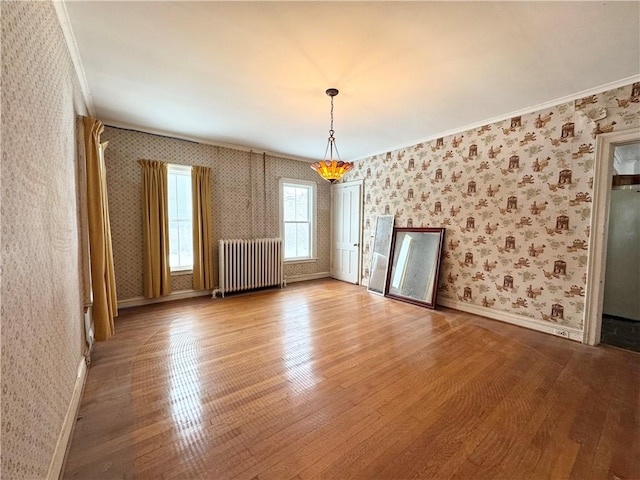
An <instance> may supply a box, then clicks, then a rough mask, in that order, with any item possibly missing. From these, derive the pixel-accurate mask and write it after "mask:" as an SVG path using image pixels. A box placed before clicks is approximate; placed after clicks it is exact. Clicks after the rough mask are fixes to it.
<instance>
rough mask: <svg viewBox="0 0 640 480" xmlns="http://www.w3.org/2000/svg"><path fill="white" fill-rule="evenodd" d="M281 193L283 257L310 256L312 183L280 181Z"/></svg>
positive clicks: (299, 257) (311, 240)
mask: <svg viewBox="0 0 640 480" xmlns="http://www.w3.org/2000/svg"><path fill="white" fill-rule="evenodd" d="M281 195H282V197H281V202H282V204H281V208H282V236H283V243H284V259H285V260H291V259H306V258H312V257H313V245H314V239H313V237H312V235H313V232H314V226H313V224H312V221H313V219H314V213H313V212H314V210H313V209H314V208H315V206H314V205H313V202H314V195H315V188H314V185H313V184H310V183H308V182H304V181H301V182H300V183H294V182H293V181H292V182H291V183H286V182H282V183H281Z"/></svg>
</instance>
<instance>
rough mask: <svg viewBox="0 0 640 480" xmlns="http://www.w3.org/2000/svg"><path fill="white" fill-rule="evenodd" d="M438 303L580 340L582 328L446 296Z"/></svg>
mask: <svg viewBox="0 0 640 480" xmlns="http://www.w3.org/2000/svg"><path fill="white" fill-rule="evenodd" d="M438 305H442V306H443V307H449V308H453V309H454V310H460V311H462V312H467V313H473V314H474V315H480V316H481V317H487V318H490V319H492V320H500V321H501V322H506V323H511V324H513V325H518V326H519V327H524V328H529V329H531V330H537V331H538V332H544V333H549V334H551V335H555V336H557V337H562V338H568V339H569V340H575V341H576V342H582V330H576V329H575V328H569V327H565V326H564V325H554V324H553V323H547V322H543V321H542V320H536V319H535V318H531V317H525V316H524V315H518V314H515V313H510V312H502V311H500V310H494V309H493V308H486V307H481V306H479V305H472V304H469V303H465V302H459V301H457V300H450V299H448V298H440V299H438ZM565 334H566V335H565Z"/></svg>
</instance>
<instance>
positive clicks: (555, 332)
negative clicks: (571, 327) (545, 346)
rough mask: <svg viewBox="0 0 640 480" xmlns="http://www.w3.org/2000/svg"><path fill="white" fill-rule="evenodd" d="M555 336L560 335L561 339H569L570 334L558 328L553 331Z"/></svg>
mask: <svg viewBox="0 0 640 480" xmlns="http://www.w3.org/2000/svg"><path fill="white" fill-rule="evenodd" d="M553 333H554V335H558V336H559V337H564V338H569V332H567V331H566V330H558V329H556V328H554V329H553Z"/></svg>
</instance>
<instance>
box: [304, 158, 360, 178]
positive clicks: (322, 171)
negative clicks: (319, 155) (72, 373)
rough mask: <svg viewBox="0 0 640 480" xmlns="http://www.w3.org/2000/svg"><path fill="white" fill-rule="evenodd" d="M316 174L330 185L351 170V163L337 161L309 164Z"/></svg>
mask: <svg viewBox="0 0 640 480" xmlns="http://www.w3.org/2000/svg"><path fill="white" fill-rule="evenodd" d="M311 168H313V169H314V170H315V171H316V172H318V174H319V175H320V176H321V177H322V178H324V179H325V180H328V181H330V182H331V183H333V182H335V181H336V180H340V178H342V176H343V175H344V174H345V173H347V172H348V171H349V170H351V169H352V168H353V163H349V162H342V161H339V160H321V161H319V162H315V163H312V164H311Z"/></svg>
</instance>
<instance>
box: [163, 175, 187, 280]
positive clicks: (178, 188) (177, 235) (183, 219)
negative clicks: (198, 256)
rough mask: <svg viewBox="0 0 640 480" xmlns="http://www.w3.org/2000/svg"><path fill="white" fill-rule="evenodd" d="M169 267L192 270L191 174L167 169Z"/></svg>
mask: <svg viewBox="0 0 640 480" xmlns="http://www.w3.org/2000/svg"><path fill="white" fill-rule="evenodd" d="M167 188H168V192H167V200H168V204H169V211H168V214H169V265H170V266H171V268H172V269H177V268H193V243H192V235H193V234H192V206H191V173H190V171H189V170H186V171H185V170H184V169H177V168H172V165H169V168H168V182H167Z"/></svg>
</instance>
